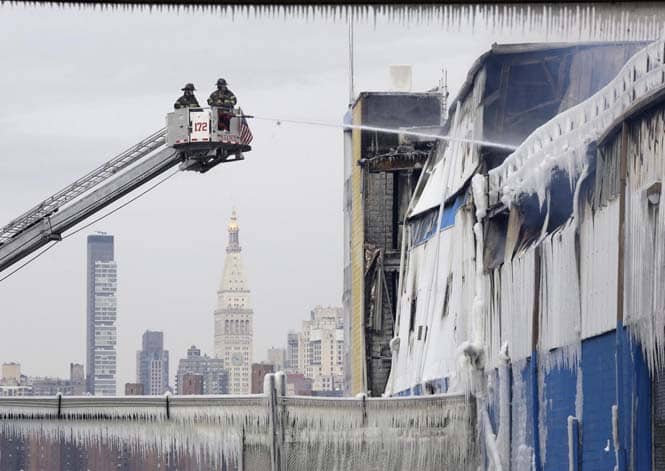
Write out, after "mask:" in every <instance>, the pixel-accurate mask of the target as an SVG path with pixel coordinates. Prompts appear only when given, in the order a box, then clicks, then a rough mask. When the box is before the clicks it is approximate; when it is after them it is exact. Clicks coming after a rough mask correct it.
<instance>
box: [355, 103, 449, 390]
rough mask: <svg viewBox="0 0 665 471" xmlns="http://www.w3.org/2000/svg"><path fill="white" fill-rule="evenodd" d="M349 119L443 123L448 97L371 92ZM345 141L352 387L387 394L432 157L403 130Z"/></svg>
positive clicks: (379, 124) (393, 124)
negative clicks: (407, 228)
mask: <svg viewBox="0 0 665 471" xmlns="http://www.w3.org/2000/svg"><path fill="white" fill-rule="evenodd" d="M345 121H346V122H347V123H351V124H354V125H368V126H375V127H386V128H398V127H403V126H408V127H427V126H429V127H431V126H437V127H438V126H439V125H440V121H441V95H440V94H439V93H411V92H364V93H361V94H360V96H359V97H358V98H357V100H356V101H355V103H354V104H353V105H352V107H351V109H350V110H349V112H348V113H347V116H346V118H345ZM428 130H431V129H428ZM344 139H345V142H344V292H343V295H342V303H343V308H344V317H345V322H344V324H345V338H346V345H347V346H346V352H345V371H346V381H345V383H346V386H347V391H346V392H347V394H357V393H359V392H368V393H369V394H371V395H375V396H380V395H381V394H382V393H383V391H384V388H385V384H386V381H387V379H388V374H389V372H390V362H391V355H390V348H389V342H390V339H391V338H392V336H393V325H394V319H395V306H396V300H397V283H398V273H399V262H400V247H401V243H402V241H401V238H402V223H403V220H404V216H405V212H406V209H407V206H408V203H409V200H410V198H411V195H412V193H413V190H414V188H415V185H416V182H417V181H418V177H419V175H420V170H421V169H422V166H423V164H424V163H425V160H426V159H427V155H428V154H427V152H426V149H424V148H423V146H422V145H420V144H405V143H404V142H400V140H399V138H398V135H397V134H388V133H379V132H375V131H366V130H362V131H361V130H358V129H354V130H352V131H351V130H347V131H345V135H344ZM426 146H427V144H425V147H426Z"/></svg>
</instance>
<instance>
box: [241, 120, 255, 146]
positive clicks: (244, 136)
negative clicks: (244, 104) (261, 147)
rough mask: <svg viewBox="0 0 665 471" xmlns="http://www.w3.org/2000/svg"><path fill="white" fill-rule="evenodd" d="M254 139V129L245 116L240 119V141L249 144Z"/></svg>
mask: <svg viewBox="0 0 665 471" xmlns="http://www.w3.org/2000/svg"><path fill="white" fill-rule="evenodd" d="M252 139H254V136H252V131H250V130H249V125H248V124H247V120H246V119H245V118H244V117H243V118H241V120H240V142H241V143H243V144H245V145H249V143H250V142H252Z"/></svg>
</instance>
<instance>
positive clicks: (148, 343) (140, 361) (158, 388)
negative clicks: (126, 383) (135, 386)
mask: <svg viewBox="0 0 665 471" xmlns="http://www.w3.org/2000/svg"><path fill="white" fill-rule="evenodd" d="M136 382H137V383H141V384H143V394H145V395H146V396H155V395H160V394H164V393H165V392H166V390H167V389H168V387H169V352H168V350H164V333H163V332H157V331H151V330H146V331H145V332H144V333H143V349H142V350H139V351H138V352H136Z"/></svg>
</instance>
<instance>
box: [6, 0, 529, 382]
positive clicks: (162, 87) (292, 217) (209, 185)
mask: <svg viewBox="0 0 665 471" xmlns="http://www.w3.org/2000/svg"><path fill="white" fill-rule="evenodd" d="M346 36H347V26H346V24H345V23H343V22H333V21H323V20H318V21H309V22H308V21H306V20H304V19H298V20H295V19H294V20H288V21H283V20H282V19H270V18H261V19H243V18H238V17H236V21H235V22H234V21H232V20H231V18H230V16H227V17H225V16H223V15H222V14H221V13H183V12H181V13H175V12H172V13H167V12H157V13H152V14H151V13H148V12H138V11H134V12H129V11H122V10H117V11H104V12H102V11H95V10H92V9H78V8H49V7H26V6H22V5H19V6H10V5H7V4H4V5H1V6H0V57H2V58H3V61H2V62H3V63H2V67H3V73H2V74H0V89H2V90H3V94H4V96H3V106H2V108H0V201H2V204H0V225H4V224H5V223H6V222H7V221H9V220H10V219H12V218H13V217H16V216H18V215H19V214H20V213H22V212H23V211H24V210H26V209H28V208H29V207H31V206H33V205H34V204H36V203H38V202H39V201H40V200H41V199H42V198H44V197H46V196H48V195H49V194H51V193H53V192H54V191H57V190H59V189H60V188H62V187H64V186H65V185H67V184H69V183H71V182H72V181H73V180H75V179H76V178H78V177H79V176H81V175H83V174H84V173H85V172H87V171H88V170H90V169H92V168H94V167H95V166H97V165H98V164H100V163H102V162H104V161H105V160H107V159H109V158H110V157H112V156H113V155H115V154H117V153H119V152H120V151H122V150H124V149H125V148H127V147H129V146H131V145H132V144H134V143H135V142H136V141H138V140H139V139H141V138H143V137H145V136H147V135H148V134H150V133H152V132H153V131H155V130H157V129H159V128H161V127H162V126H163V123H164V116H165V113H167V112H168V111H170V109H171V107H172V103H173V101H175V99H176V98H177V97H178V96H179V94H180V93H181V92H180V88H181V87H182V86H183V84H184V83H185V82H190V81H191V82H194V84H195V85H196V86H197V88H198V90H199V91H198V92H197V96H198V98H199V101H201V102H204V101H205V99H206V98H207V95H208V94H209V93H210V92H211V91H212V89H213V88H214V82H215V81H216V79H217V78H218V77H220V76H221V77H225V78H226V79H227V80H228V82H229V85H230V88H231V89H232V90H233V91H234V92H235V93H236V95H237V96H238V99H239V103H240V105H241V106H242V107H243V109H244V110H245V111H246V112H247V113H250V114H255V115H257V116H271V117H272V116H275V117H282V118H286V119H314V120H319V121H326V122H331V123H339V122H341V119H342V116H343V114H344V112H345V111H346V106H347V102H348V64H347V60H348V49H347V47H348V46H347V40H346ZM516 39H517V40H521V39H526V38H512V41H511V42H517V40H516ZM530 39H533V38H530ZM496 40H497V38H496V37H492V38H490V37H489V36H488V35H486V34H484V33H482V32H475V34H474V33H472V32H471V31H461V32H454V33H453V32H446V31H444V30H443V29H441V28H440V27H436V26H422V27H415V26H411V27H408V26H400V25H399V24H396V23H388V22H386V23H383V22H379V23H377V25H373V24H364V23H363V24H359V25H358V26H357V29H356V85H357V87H356V89H357V90H359V91H360V90H385V89H387V87H388V85H389V81H388V66H389V65H391V64H411V65H412V66H413V74H414V77H413V78H414V91H423V90H426V89H428V88H431V87H433V86H435V85H436V83H437V82H438V79H439V77H440V68H441V66H442V65H445V66H446V67H447V68H448V69H449V74H448V77H449V83H450V86H451V94H453V95H454V93H455V92H456V90H457V88H458V87H459V85H460V84H461V82H462V80H463V78H464V77H465V75H466V72H467V71H468V69H469V67H470V66H471V64H472V63H473V61H474V60H475V59H476V57H477V56H478V55H480V54H481V53H482V52H484V51H485V50H487V49H488V48H489V46H490V44H491V43H492V42H494V41H496ZM251 124H252V130H253V133H254V137H255V139H254V143H253V147H254V150H253V151H252V152H251V153H248V154H247V156H246V160H245V161H243V162H240V163H235V164H232V165H221V166H218V167H217V168H215V169H214V170H212V171H210V172H208V173H206V174H204V175H201V174H195V173H182V174H179V175H177V176H176V177H174V178H172V179H171V180H169V181H168V182H167V183H166V184H164V185H162V186H160V187H159V188H157V189H156V190H154V191H152V192H151V193H149V194H148V195H146V196H145V197H143V198H141V199H139V200H138V201H136V202H134V203H133V204H131V205H130V206H128V207H126V208H124V209H122V210H121V211H119V212H118V213H116V214H114V215H112V216H110V217H109V218H107V219H105V220H104V221H102V222H100V223H98V224H96V225H94V226H93V227H91V228H90V229H89V230H86V231H83V232H81V233H80V234H77V235H76V236H74V237H72V238H70V239H67V240H66V241H65V242H63V243H62V244H59V246H58V247H56V248H54V249H53V250H52V251H50V252H48V254H46V255H44V256H43V257H41V258H40V259H39V260H38V261H36V262H34V263H33V264H31V265H29V266H28V267H26V268H25V269H23V270H22V271H20V272H19V273H17V274H16V275H15V276H13V277H12V278H10V279H8V280H6V281H5V282H3V283H0V316H2V317H1V321H0V362H5V361H19V362H21V364H22V367H23V368H22V369H23V372H24V373H25V374H28V375H58V376H67V374H68V365H69V362H72V361H74V362H82V363H83V362H84V360H85V237H86V235H87V234H90V233H92V232H93V231H96V230H102V231H106V232H108V233H111V234H114V235H115V238H116V260H117V262H118V277H119V311H118V322H117V325H118V337H119V341H118V357H119V365H118V385H119V386H121V385H123V384H124V383H125V382H128V381H132V382H133V381H134V379H135V378H134V376H135V355H136V350H137V349H138V348H139V347H140V342H141V334H142V333H143V331H144V330H146V329H153V330H163V331H164V333H165V343H166V348H168V349H169V350H170V352H171V357H170V360H171V372H170V373H171V382H172V381H173V375H174V373H175V370H176V368H177V360H178V359H179V358H181V357H183V356H185V351H186V349H187V347H188V346H189V345H191V344H196V345H197V346H199V347H201V348H202V349H203V350H204V351H206V352H211V351H212V344H213V315H212V313H213V310H214V308H215V304H216V290H217V286H218V284H219V282H220V277H221V273H222V264H223V260H224V254H225V251H224V249H225V246H226V238H227V234H226V224H227V222H228V218H229V215H230V213H231V210H232V208H233V206H235V207H236V208H237V210H238V214H239V221H240V240H241V244H242V246H243V256H244V259H245V266H246V269H247V272H248V278H249V282H250V286H251V289H252V300H253V305H254V316H255V317H254V319H255V322H254V325H255V342H254V344H255V348H254V360H255V361H257V360H262V359H264V358H265V355H266V349H267V348H268V347H270V346H284V344H285V343H286V333H287V331H288V330H289V329H294V328H295V329H298V328H299V327H300V322H301V321H302V320H303V319H304V318H305V317H306V316H308V313H309V311H310V310H311V309H312V308H313V307H314V306H316V305H317V304H322V305H341V291H342V253H343V252H342V240H343V231H342V189H343V180H342V170H343V155H342V132H341V130H336V129H331V128H317V127H309V126H297V125H292V124H283V125H282V126H279V127H278V126H276V125H275V124H273V123H270V122H266V121H254V122H252V123H251Z"/></svg>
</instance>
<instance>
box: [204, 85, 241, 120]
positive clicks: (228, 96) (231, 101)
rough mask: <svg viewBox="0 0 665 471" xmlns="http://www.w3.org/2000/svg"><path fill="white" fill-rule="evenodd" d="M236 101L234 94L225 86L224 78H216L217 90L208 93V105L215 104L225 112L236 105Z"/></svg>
mask: <svg viewBox="0 0 665 471" xmlns="http://www.w3.org/2000/svg"><path fill="white" fill-rule="evenodd" d="M236 103H237V100H236V96H235V95H234V94H233V92H232V91H231V90H229V89H228V88H227V86H226V80H224V79H223V78H221V79H219V80H217V90H215V91H214V92H212V93H211V94H210V98H208V105H210V106H216V107H218V108H221V109H222V110H224V111H226V112H230V111H231V110H233V107H234V106H236Z"/></svg>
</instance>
